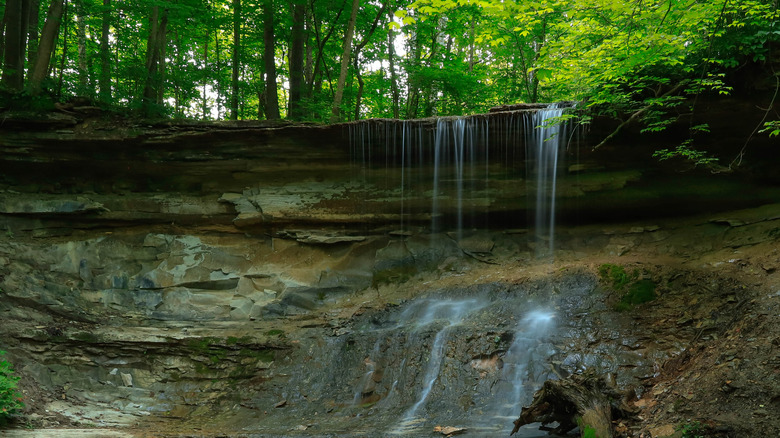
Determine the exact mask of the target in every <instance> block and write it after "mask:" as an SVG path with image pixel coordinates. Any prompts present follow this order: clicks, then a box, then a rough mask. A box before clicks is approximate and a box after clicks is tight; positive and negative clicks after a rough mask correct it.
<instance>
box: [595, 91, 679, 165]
mask: <svg viewBox="0 0 780 438" xmlns="http://www.w3.org/2000/svg"><path fill="white" fill-rule="evenodd" d="M687 84H688V81H683V82H680V83H679V84H677V85H675V86H674V87H673V88H672V89H671V90H669V91H667V92H666V93H664V94H662V95H661V96H660V97H666V96H671V95H672V94H674V93H676V92H678V91H679V90H680V89H681V88H682V87H684V86H686V85H687ZM652 106H653V104H650V105H647V106H645V107H643V108H641V109H639V110H638V111H636V112H635V113H633V114H631V117H629V118H628V119H627V120H626V121H624V122H623V123H621V124H620V125H618V127H617V128H615V130H614V131H612V133H611V134H609V135H608V136H606V137H605V138H604V140H601V143H599V144H597V145H596V146H594V147H593V150H596V149H598V148H600V147H602V146H604V145H605V144H606V143H607V142H608V141H609V140H612V139H613V138H614V137H615V136H616V135H617V134H618V133H619V132H620V130H621V129H623V128H624V127H625V126H626V125H628V124H629V123H631V122H633V121H635V120H637V119H638V118H640V117H642V115H643V114H644V113H646V112H647V111H648V110H649V109H650V108H652Z"/></svg>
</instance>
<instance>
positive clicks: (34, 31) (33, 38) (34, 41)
mask: <svg viewBox="0 0 780 438" xmlns="http://www.w3.org/2000/svg"><path fill="white" fill-rule="evenodd" d="M40 12H41V0H31V1H30V11H29V13H28V19H27V69H28V72H27V75H28V76H27V77H28V79H29V77H30V76H31V75H32V64H33V60H34V59H35V58H36V57H38V38H39V35H38V28H39V27H40V25H41V14H40Z"/></svg>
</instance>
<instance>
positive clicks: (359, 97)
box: [352, 54, 364, 120]
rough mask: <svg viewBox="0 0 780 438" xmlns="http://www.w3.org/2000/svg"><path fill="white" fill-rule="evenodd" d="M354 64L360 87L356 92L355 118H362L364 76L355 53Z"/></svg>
mask: <svg viewBox="0 0 780 438" xmlns="http://www.w3.org/2000/svg"><path fill="white" fill-rule="evenodd" d="M352 63H353V64H352V65H353V67H354V68H355V76H356V77H357V80H358V89H357V93H356V94H355V119H354V120H360V103H361V100H362V99H363V86H364V84H363V76H362V75H361V74H360V65H358V55H357V54H355V59H354V60H353V61H352Z"/></svg>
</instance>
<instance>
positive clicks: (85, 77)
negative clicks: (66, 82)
mask: <svg viewBox="0 0 780 438" xmlns="http://www.w3.org/2000/svg"><path fill="white" fill-rule="evenodd" d="M85 15H86V11H85V8H84V0H76V35H77V38H78V40H77V43H78V69H77V70H78V85H77V87H76V93H77V94H78V95H80V96H84V95H86V94H87V87H88V83H89V70H88V68H87V23H86V19H85V17H84V16H85Z"/></svg>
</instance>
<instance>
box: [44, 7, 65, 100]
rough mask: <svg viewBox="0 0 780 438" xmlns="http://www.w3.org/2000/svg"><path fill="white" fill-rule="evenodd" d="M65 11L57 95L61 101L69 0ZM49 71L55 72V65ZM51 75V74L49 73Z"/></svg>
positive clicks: (63, 13) (63, 12) (63, 14)
mask: <svg viewBox="0 0 780 438" xmlns="http://www.w3.org/2000/svg"><path fill="white" fill-rule="evenodd" d="M62 7H63V9H64V10H63V11H62V21H63V22H64V23H65V25H64V26H63V27H64V30H63V32H62V51H61V56H60V71H59V75H58V77H57V92H56V93H55V95H56V96H57V98H58V99H59V98H60V97H62V84H63V82H64V81H63V78H64V76H65V61H66V60H67V54H68V0H65V2H64V4H63V6H62ZM48 70H49V71H50V72H54V64H53V63H52V65H50V66H49V68H48ZM48 74H50V73H48Z"/></svg>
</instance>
